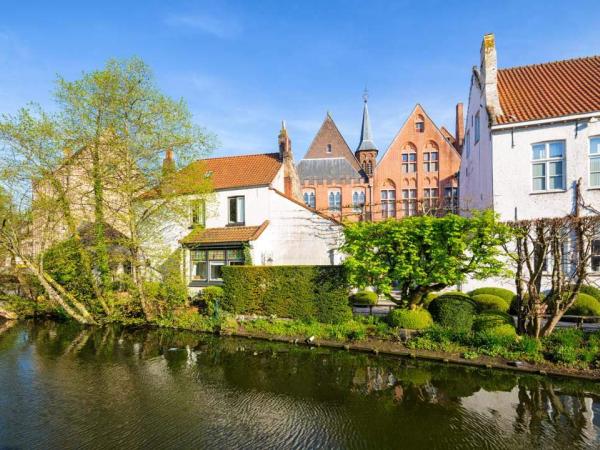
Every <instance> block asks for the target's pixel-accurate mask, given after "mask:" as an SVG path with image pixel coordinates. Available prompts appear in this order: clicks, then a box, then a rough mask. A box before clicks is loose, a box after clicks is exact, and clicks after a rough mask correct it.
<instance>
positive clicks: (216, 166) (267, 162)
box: [180, 153, 282, 189]
mask: <svg viewBox="0 0 600 450" xmlns="http://www.w3.org/2000/svg"><path fill="white" fill-rule="evenodd" d="M281 164H282V163H281V160H280V159H279V153H262V154H258V155H240V156H225V157H221V158H208V159H201V160H199V161H195V162H193V163H191V164H190V165H189V166H187V167H185V168H184V169H182V170H181V171H180V172H181V173H182V174H186V173H189V172H190V171H198V174H204V173H207V174H209V175H210V179H211V180H212V187H213V189H228V188H236V187H248V186H264V185H269V184H271V182H272V181H273V179H274V178H275V176H276V175H277V172H279V169H280V168H281Z"/></svg>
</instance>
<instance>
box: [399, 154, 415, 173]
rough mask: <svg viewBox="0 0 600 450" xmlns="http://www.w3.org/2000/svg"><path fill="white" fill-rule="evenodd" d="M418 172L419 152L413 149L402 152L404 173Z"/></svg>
mask: <svg viewBox="0 0 600 450" xmlns="http://www.w3.org/2000/svg"><path fill="white" fill-rule="evenodd" d="M405 156H406V159H404V157H405ZM411 169H412V170H411ZM416 172H417V152H415V151H413V150H409V151H405V152H402V173H416Z"/></svg>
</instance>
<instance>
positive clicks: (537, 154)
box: [533, 144, 546, 159]
mask: <svg viewBox="0 0 600 450" xmlns="http://www.w3.org/2000/svg"><path fill="white" fill-rule="evenodd" d="M545 157H546V144H535V145H533V159H544V158H545Z"/></svg>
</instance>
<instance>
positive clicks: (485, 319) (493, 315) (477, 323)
mask: <svg viewBox="0 0 600 450" xmlns="http://www.w3.org/2000/svg"><path fill="white" fill-rule="evenodd" d="M500 325H511V326H514V321H513V318H512V317H511V316H510V315H509V314H507V313H505V312H502V311H493V310H491V311H484V312H482V313H480V314H478V315H477V316H475V318H474V321H473V330H474V331H482V330H488V329H491V328H496V327H498V326H500Z"/></svg>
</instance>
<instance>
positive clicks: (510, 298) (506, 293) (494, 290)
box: [469, 287, 515, 305]
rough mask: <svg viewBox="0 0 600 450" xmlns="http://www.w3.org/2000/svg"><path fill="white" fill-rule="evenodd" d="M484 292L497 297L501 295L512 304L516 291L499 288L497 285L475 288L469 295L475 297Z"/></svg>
mask: <svg viewBox="0 0 600 450" xmlns="http://www.w3.org/2000/svg"><path fill="white" fill-rule="evenodd" d="M482 294H486V295H495V296H496V297H500V298H501V299H503V300H504V301H505V302H506V303H507V304H508V305H510V303H511V302H512V301H513V298H514V297H515V293H514V292H512V291H510V290H508V289H504V288H497V287H482V288H479V289H475V290H473V291H471V292H469V295H470V296H471V297H474V296H476V295H482Z"/></svg>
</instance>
